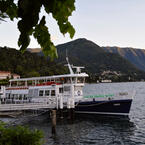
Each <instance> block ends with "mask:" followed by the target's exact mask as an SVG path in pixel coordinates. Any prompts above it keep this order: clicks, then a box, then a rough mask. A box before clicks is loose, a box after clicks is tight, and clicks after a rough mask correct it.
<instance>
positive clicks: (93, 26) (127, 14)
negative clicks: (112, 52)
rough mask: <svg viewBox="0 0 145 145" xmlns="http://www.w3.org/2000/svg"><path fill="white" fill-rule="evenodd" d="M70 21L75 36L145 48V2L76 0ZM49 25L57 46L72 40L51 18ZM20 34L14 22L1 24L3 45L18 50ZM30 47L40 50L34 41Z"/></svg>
mask: <svg viewBox="0 0 145 145" xmlns="http://www.w3.org/2000/svg"><path fill="white" fill-rule="evenodd" d="M75 5H76V11H75V12H73V15H72V16H71V17H70V21H71V23H72V25H73V26H74V28H75V30H76V34H75V37H74V38H73V39H77V38H86V39H88V40H92V41H94V42H95V43H96V44H98V45H100V46H119V47H135V48H144V49H145V0H76V3H75ZM47 24H48V26H49V31H50V33H51V37H52V41H53V42H54V44H55V45H57V44H61V43H64V42H68V41H71V39H70V38H69V37H68V35H66V36H65V37H64V36H63V35H62V34H61V33H60V32H59V29H58V26H57V25H56V22H55V21H54V20H53V19H52V17H51V16H49V17H47ZM18 35H19V31H18V30H17V24H16V21H15V22H10V21H8V22H1V24H0V46H9V47H13V48H18V46H17V39H18ZM29 47H31V48H36V47H40V46H39V45H38V44H37V42H36V41H35V40H34V39H33V38H32V39H31V44H30V45H29Z"/></svg>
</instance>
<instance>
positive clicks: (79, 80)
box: [77, 78, 85, 83]
mask: <svg viewBox="0 0 145 145" xmlns="http://www.w3.org/2000/svg"><path fill="white" fill-rule="evenodd" d="M84 81H85V79H84V78H78V81H77V83H84Z"/></svg>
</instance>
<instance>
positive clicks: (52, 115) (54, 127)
mask: <svg viewBox="0 0 145 145" xmlns="http://www.w3.org/2000/svg"><path fill="white" fill-rule="evenodd" d="M51 124H52V130H51V133H52V136H55V135H56V110H51Z"/></svg>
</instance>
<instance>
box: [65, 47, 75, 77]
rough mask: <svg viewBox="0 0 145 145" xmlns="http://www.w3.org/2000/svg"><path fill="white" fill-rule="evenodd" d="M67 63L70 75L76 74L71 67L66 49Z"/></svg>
mask: <svg viewBox="0 0 145 145" xmlns="http://www.w3.org/2000/svg"><path fill="white" fill-rule="evenodd" d="M66 61H67V66H68V69H69V72H70V74H74V72H73V70H72V68H71V65H70V63H69V60H68V55H67V49H66Z"/></svg>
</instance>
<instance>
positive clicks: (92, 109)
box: [75, 99, 132, 116]
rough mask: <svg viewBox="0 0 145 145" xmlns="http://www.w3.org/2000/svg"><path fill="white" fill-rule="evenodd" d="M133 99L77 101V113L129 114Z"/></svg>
mask: <svg viewBox="0 0 145 145" xmlns="http://www.w3.org/2000/svg"><path fill="white" fill-rule="evenodd" d="M131 103H132V99H127V100H109V101H87V102H80V103H76V107H75V111H76V113H87V114H104V115H121V116H122V115H123V116H128V114H129V111H130V107H131Z"/></svg>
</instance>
